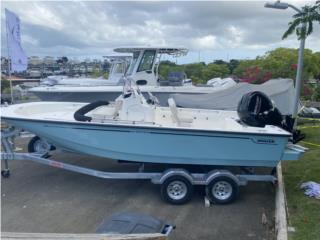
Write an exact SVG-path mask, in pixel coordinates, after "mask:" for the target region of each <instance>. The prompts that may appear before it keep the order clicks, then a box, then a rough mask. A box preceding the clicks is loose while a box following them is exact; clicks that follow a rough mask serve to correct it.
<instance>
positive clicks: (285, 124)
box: [238, 91, 305, 143]
mask: <svg viewBox="0 0 320 240" xmlns="http://www.w3.org/2000/svg"><path fill="white" fill-rule="evenodd" d="M238 116H239V118H240V121H241V122H243V123H244V124H246V125H248V126H253V127H264V126H265V125H274V126H278V127H280V128H282V129H284V130H286V131H288V132H291V133H292V142H293V143H297V142H298V141H300V140H302V139H303V138H304V137H305V135H304V134H302V133H301V132H300V131H299V130H294V129H293V123H294V120H293V119H292V118H291V117H289V116H286V117H285V118H284V117H283V116H282V114H281V112H280V111H279V110H278V109H277V108H276V107H274V106H273V103H272V101H271V99H270V98H269V97H268V96H267V95H266V94H264V93H262V92H258V91H256V92H250V93H247V94H245V95H243V97H242V98H241V100H240V102H239V105H238Z"/></svg>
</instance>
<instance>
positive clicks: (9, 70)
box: [6, 20, 13, 103]
mask: <svg viewBox="0 0 320 240" xmlns="http://www.w3.org/2000/svg"><path fill="white" fill-rule="evenodd" d="M6 30H7V34H6V37H7V50H8V77H9V83H10V96H11V103H13V92H12V79H11V58H10V50H9V36H8V34H9V26H8V22H7V20H6Z"/></svg>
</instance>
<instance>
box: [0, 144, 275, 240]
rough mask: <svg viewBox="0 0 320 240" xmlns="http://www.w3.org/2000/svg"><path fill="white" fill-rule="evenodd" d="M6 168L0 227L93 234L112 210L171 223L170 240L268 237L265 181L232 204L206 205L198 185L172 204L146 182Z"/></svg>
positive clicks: (22, 164) (100, 165) (270, 209)
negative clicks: (185, 200)
mask: <svg viewBox="0 0 320 240" xmlns="http://www.w3.org/2000/svg"><path fill="white" fill-rule="evenodd" d="M22 143H23V145H21V144H22ZM21 146H25V140H24V141H22V142H21V141H20V147H21ZM52 158H53V159H57V160H60V159H62V160H63V161H64V162H67V163H72V164H77V165H80V166H85V167H90V168H94V169H98V170H102V171H108V170H113V171H123V170H126V171H128V170H133V169H136V168H137V166H136V165H134V164H119V163H117V162H115V161H112V160H106V159H101V158H95V157H91V156H83V155H76V154H71V153H61V152H58V153H56V154H53V156H52ZM10 168H11V176H10V178H8V179H2V181H1V188H2V189H1V190H2V192H1V200H2V201H1V218H2V219H1V221H2V224H1V230H2V231H6V232H51V233H94V232H95V230H96V228H97V227H98V226H99V224H100V223H101V222H102V221H103V219H105V218H107V217H110V216H111V215H112V214H115V213H119V212H137V213H145V214H150V215H152V216H154V217H157V218H160V219H163V220H166V221H168V222H170V223H172V224H174V225H176V229H175V230H174V232H173V233H172V234H171V235H170V239H215V240H220V239H222V240H226V239H237V240H242V239H243V240H244V239H255V240H259V239H265V240H269V239H274V232H273V229H274V228H273V225H274V194H275V190H274V188H273V187H272V186H271V184H270V183H249V185H247V186H245V187H241V188H240V192H239V196H238V198H237V200H236V201H235V202H234V203H232V204H229V205H212V206H210V207H209V208H208V207H205V205H204V194H203V189H202V188H197V189H196V191H195V194H194V196H193V198H192V200H191V202H189V203H187V204H185V205H182V206H175V205H170V204H168V203H165V202H163V201H162V200H161V197H160V187H159V186H158V185H154V184H152V183H151V182H150V181H148V180H104V179H99V178H95V177H91V176H86V175H82V174H79V173H72V172H69V171H65V170H62V169H56V168H52V167H49V166H44V165H40V164H38V163H33V162H29V161H11V162H10ZM262 215H265V216H266V217H267V224H262V218H263V217H262Z"/></svg>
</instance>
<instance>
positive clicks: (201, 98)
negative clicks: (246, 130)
mask: <svg viewBox="0 0 320 240" xmlns="http://www.w3.org/2000/svg"><path fill="white" fill-rule="evenodd" d="M253 91H260V92H263V93H265V94H267V95H268V96H269V97H270V98H271V99H272V100H273V101H274V103H275V106H276V107H277V108H278V109H279V110H280V112H281V113H282V115H291V114H292V110H293V104H294V86H293V80H292V79H283V78H279V79H271V80H269V81H267V82H265V83H263V84H249V83H238V84H236V85H235V86H232V87H230V88H227V89H224V90H221V91H218V92H214V93H208V94H201V95H191V94H189V95H187V94H184V95H182V94H173V95H172V96H171V97H172V98H173V99H174V100H175V102H176V104H177V106H180V107H185V108H202V109H219V110H234V111H235V110H237V107H238V103H239V101H240V100H241V98H242V96H243V95H244V94H246V93H249V92H253Z"/></svg>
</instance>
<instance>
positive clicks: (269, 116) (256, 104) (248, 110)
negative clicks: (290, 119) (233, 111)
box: [238, 91, 283, 127]
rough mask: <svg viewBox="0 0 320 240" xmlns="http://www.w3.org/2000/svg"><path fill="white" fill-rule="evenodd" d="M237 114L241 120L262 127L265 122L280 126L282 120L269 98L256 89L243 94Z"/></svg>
mask: <svg viewBox="0 0 320 240" xmlns="http://www.w3.org/2000/svg"><path fill="white" fill-rule="evenodd" d="M238 115H239V117H240V120H241V122H243V123H245V124H247V125H249V126H253V127H264V126H265V125H266V124H269V125H276V126H282V121H283V118H282V115H281V113H280V111H279V110H278V109H277V108H275V107H274V106H273V104H272V102H271V100H270V98H269V97H268V96H267V95H266V94H264V93H262V92H258V91H257V92H250V93H247V94H245V95H243V97H242V98H241V100H240V102H239V105H238Z"/></svg>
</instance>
